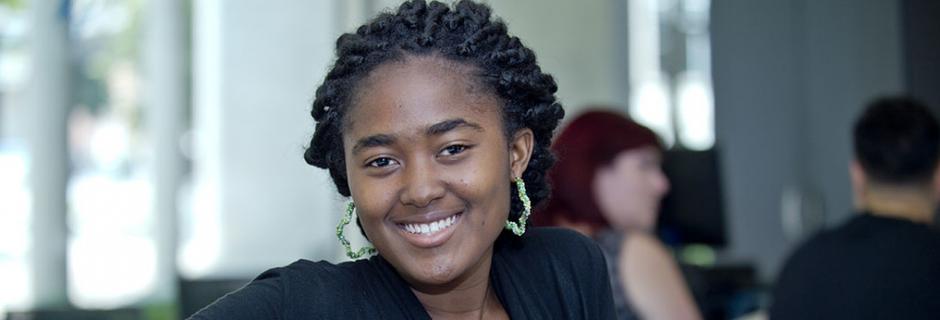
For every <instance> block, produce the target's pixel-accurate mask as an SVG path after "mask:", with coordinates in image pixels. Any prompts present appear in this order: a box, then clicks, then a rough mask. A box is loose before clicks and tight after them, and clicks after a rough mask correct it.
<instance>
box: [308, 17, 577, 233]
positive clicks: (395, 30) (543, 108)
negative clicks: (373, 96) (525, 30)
mask: <svg viewBox="0 0 940 320" xmlns="http://www.w3.org/2000/svg"><path fill="white" fill-rule="evenodd" d="M490 11H491V10H490V8H489V7H487V6H486V5H483V4H478V3H474V2H471V1H459V2H457V3H456V4H454V5H453V8H451V7H450V6H448V5H446V4H443V3H441V2H437V1H432V2H430V3H426V2H425V1H424V0H412V1H408V2H405V3H403V4H402V5H401V6H400V7H399V8H398V11H397V12H394V13H383V14H380V15H379V16H377V17H376V18H374V19H373V20H372V21H370V22H369V23H367V24H365V25H363V26H361V27H359V29H358V30H356V32H355V33H347V34H343V35H342V36H340V37H339V39H338V40H337V41H336V56H337V58H336V62H335V64H334V65H333V67H332V69H331V70H330V71H329V73H327V75H326V79H325V80H324V81H323V84H321V85H320V87H319V88H318V89H317V92H316V99H315V100H314V102H313V111H311V114H312V115H313V118H314V120H316V122H317V125H316V131H315V132H314V134H313V138H312V139H311V140H310V146H309V147H308V148H307V150H306V152H305V153H304V159H305V160H306V161H307V163H308V164H310V165H313V166H316V167H319V168H324V169H328V170H329V171H330V176H331V177H332V178H333V182H334V183H335V184H336V188H337V191H339V193H340V194H341V195H343V196H345V197H348V196H350V191H349V183H348V181H347V176H346V164H345V158H344V157H345V154H344V151H343V140H342V130H343V126H344V115H345V114H346V112H347V110H348V109H349V107H350V106H351V104H353V103H354V102H353V99H354V97H355V94H356V88H357V85H359V84H360V82H361V81H362V80H363V79H364V78H365V77H367V76H368V75H369V73H370V72H371V71H372V70H374V69H375V68H376V67H377V66H379V65H381V64H383V63H386V62H390V61H401V60H403V59H404V58H405V57H406V56H430V55H436V56H439V57H442V58H445V59H448V60H451V61H455V62H458V63H462V64H465V65H468V66H470V67H472V68H473V69H474V72H475V73H476V76H477V78H478V79H477V80H478V81H480V83H482V84H484V85H485V87H487V88H488V89H489V90H492V91H491V92H493V93H495V94H496V96H497V97H498V98H499V100H500V102H501V103H502V112H501V116H502V119H503V126H504V128H503V129H504V133H505V134H506V136H507V137H511V136H512V134H514V133H515V132H517V131H518V130H520V129H523V128H529V129H531V130H532V132H533V135H534V137H535V146H534V150H533V153H532V157H531V159H530V161H529V165H528V167H527V169H526V170H525V172H524V173H523V175H522V179H523V180H524V181H525V183H526V189H527V191H528V196H529V199H530V200H531V202H532V205H533V206H536V205H538V204H539V203H540V202H541V201H542V200H544V199H545V198H547V197H548V195H549V193H550V192H549V185H548V182H547V181H546V171H547V170H548V169H549V168H550V167H551V166H552V164H553V163H554V161H555V159H554V157H553V156H552V153H551V151H550V149H549V146H550V145H551V138H552V133H553V131H554V130H555V127H557V125H558V121H559V120H560V119H561V118H562V117H563V116H564V110H563V109H562V107H561V105H560V104H559V103H558V102H557V101H556V98H555V91H557V85H556V84H555V80H554V79H553V78H552V76H551V75H548V74H546V73H543V72H542V70H541V68H539V66H538V65H537V64H536V61H535V53H534V52H532V50H530V49H529V48H526V47H525V46H524V45H523V44H522V42H521V41H520V40H519V38H517V37H515V36H511V35H509V34H508V33H507V31H506V24H505V23H503V22H502V21H501V20H499V19H494V18H493V17H492V16H491V14H490ZM513 189H514V188H513ZM510 197H511V198H510V199H511V211H510V212H511V213H510V218H512V219H516V218H518V216H519V214H520V213H521V212H522V202H521V201H520V200H519V198H518V196H517V195H516V193H515V192H512V193H511V195H510Z"/></svg>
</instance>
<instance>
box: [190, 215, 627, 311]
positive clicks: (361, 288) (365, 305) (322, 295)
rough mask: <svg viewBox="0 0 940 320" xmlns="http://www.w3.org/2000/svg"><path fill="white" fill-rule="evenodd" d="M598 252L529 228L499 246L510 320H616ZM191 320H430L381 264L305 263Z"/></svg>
mask: <svg viewBox="0 0 940 320" xmlns="http://www.w3.org/2000/svg"><path fill="white" fill-rule="evenodd" d="M606 268H607V266H606V264H605V262H604V256H603V254H602V253H601V250H600V248H599V247H598V246H597V244H595V243H594V242H593V241H592V240H590V239H589V238H587V237H584V236H582V235H580V234H578V233H577V232H574V231H570V230H566V229H559V228H531V229H529V230H528V231H527V232H526V234H525V235H524V236H522V237H516V236H514V235H511V234H509V233H508V232H504V233H503V234H502V235H501V236H500V237H499V238H498V239H497V241H496V243H495V245H494V250H493V263H492V267H491V270H490V282H491V285H492V286H493V288H494V291H495V292H496V295H497V297H498V298H499V300H500V302H501V303H502V305H503V308H505V309H506V312H507V313H508V314H509V316H510V318H512V319H613V318H614V315H615V314H614V309H613V302H612V298H611V291H610V282H609V280H608V275H607V269H606ZM191 319H430V316H428V314H427V312H426V311H425V310H424V307H423V306H422V305H421V303H420V302H419V301H418V299H417V297H415V295H414V293H413V292H412V291H411V288H410V287H409V286H408V284H407V283H406V282H405V281H404V280H403V279H402V278H401V276H399V275H398V273H397V272H396V271H395V269H394V268H393V267H392V266H391V265H390V264H389V263H388V262H387V261H386V260H385V259H383V258H382V257H381V256H374V257H372V258H370V259H367V260H359V261H352V262H344V263H340V264H331V263H328V262H324V261H320V262H312V261H308V260H299V261H297V262H294V263H292V264H290V265H288V266H286V267H281V268H275V269H271V270H268V271H265V272H264V273H262V274H261V275H260V276H258V277H257V278H256V279H255V280H253V281H252V282H251V283H249V284H248V285H246V286H245V287H243V288H241V289H239V290H238V291H235V292H233V293H230V294H228V295H226V296H225V297H222V298H221V299H219V300H218V301H216V302H214V303H212V304H211V305H209V306H208V307H206V308H204V309H202V310H200V311H199V312H198V313H196V314H195V315H193V317H191Z"/></svg>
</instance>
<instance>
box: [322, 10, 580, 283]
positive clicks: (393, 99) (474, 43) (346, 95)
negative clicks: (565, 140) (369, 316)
mask: <svg viewBox="0 0 940 320" xmlns="http://www.w3.org/2000/svg"><path fill="white" fill-rule="evenodd" d="M336 55H337V58H336V62H335V64H334V65H333V67H332V69H330V70H329V72H328V73H327V75H326V78H325V80H324V81H323V83H322V85H320V87H319V88H318V89H317V91H316V98H315V100H314V102H313V110H312V116H313V118H314V119H315V120H316V131H315V133H314V134H313V137H312V139H311V141H310V147H309V148H308V149H307V150H306V152H305V154H304V157H305V159H306V161H307V163H309V164H311V165H313V166H316V167H320V168H325V169H328V170H329V172H330V175H331V177H332V179H333V182H334V183H335V185H336V188H337V190H338V191H339V193H340V194H341V195H343V196H347V197H350V196H351V197H352V200H353V201H354V202H355V204H356V210H357V214H358V218H359V221H360V222H361V226H362V229H363V231H364V233H365V234H366V236H367V237H368V238H369V239H370V240H371V241H372V242H373V244H374V245H375V247H376V249H378V252H379V254H380V255H382V256H383V257H384V258H385V259H387V260H388V261H389V262H391V263H392V265H393V266H395V268H396V269H397V270H398V271H399V273H402V276H403V277H404V278H405V279H406V280H408V281H409V282H411V283H412V284H413V285H414V284H416V283H417V284H442V283H448V282H449V281H453V280H454V279H455V278H458V277H465V276H467V274H466V273H467V272H471V269H472V268H475V267H476V266H478V265H479V264H480V263H483V262H481V261H488V259H490V257H489V256H488V254H490V253H491V252H492V245H493V243H494V241H495V240H496V238H497V236H498V235H499V234H500V233H501V231H502V229H503V225H504V223H505V221H506V220H507V219H511V220H516V219H518V217H519V215H520V213H521V212H522V211H523V203H522V201H520V198H519V197H518V196H517V194H516V188H515V186H514V184H513V181H514V179H515V178H521V179H522V180H523V181H524V182H525V184H526V187H527V188H526V189H527V193H528V197H529V199H531V203H532V205H533V206H535V205H537V204H538V203H539V202H540V201H542V200H543V199H545V198H546V197H547V196H548V194H549V187H548V184H547V182H546V179H545V176H546V170H547V169H548V168H549V167H551V165H552V163H553V162H554V158H553V156H552V154H551V152H550V149H549V148H550V143H551V137H552V133H553V131H554V129H555V127H556V126H557V124H558V121H559V120H560V119H561V118H562V117H563V116H564V111H563V110H562V108H561V105H560V104H559V103H558V102H557V101H556V98H555V91H556V90H557V88H556V84H555V81H554V80H553V78H552V77H551V76H550V75H548V74H546V73H543V72H542V70H541V69H540V68H539V66H538V65H537V64H536V58H535V54H534V53H533V52H532V50H530V49H528V48H526V47H525V46H524V45H523V44H522V42H521V41H520V40H519V39H518V38H517V37H515V36H511V35H510V34H508V33H507V29H506V25H505V24H504V23H503V22H502V21H500V20H498V19H495V18H494V17H492V16H491V14H490V8H489V7H487V6H485V5H482V4H477V3H473V2H470V1H459V2H457V3H456V4H454V5H453V6H449V5H446V4H443V3H440V2H436V1H434V2H430V3H426V2H425V1H423V0H417V1H408V2H405V3H404V4H402V5H401V6H400V7H399V8H398V10H397V11H395V12H389V13H383V14H381V15H379V16H378V17H376V18H375V19H373V20H372V21H370V22H368V23H367V24H365V25H363V26H361V27H360V28H358V29H357V30H356V32H354V33H347V34H344V35H342V36H340V37H339V39H338V40H337V42H336Z"/></svg>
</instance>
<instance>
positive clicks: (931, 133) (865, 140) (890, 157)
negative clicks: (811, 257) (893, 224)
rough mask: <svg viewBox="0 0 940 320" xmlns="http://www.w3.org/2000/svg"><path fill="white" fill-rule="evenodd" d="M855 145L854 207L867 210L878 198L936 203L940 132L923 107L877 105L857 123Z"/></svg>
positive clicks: (897, 100) (891, 101) (898, 102)
mask: <svg viewBox="0 0 940 320" xmlns="http://www.w3.org/2000/svg"><path fill="white" fill-rule="evenodd" d="M853 140H854V141H853V144H854V153H855V154H854V160H853V162H852V165H851V170H850V173H851V176H852V184H853V188H854V189H855V193H856V202H857V203H856V206H859V207H862V209H870V208H866V207H870V206H871V205H872V204H871V202H872V201H875V200H872V199H877V198H878V197H879V196H881V195H884V196H881V198H888V197H892V198H897V197H899V196H906V197H910V196H912V195H918V194H920V195H926V196H928V197H931V198H932V197H935V196H934V195H933V193H934V189H935V183H936V181H937V179H936V175H937V164H938V160H940V127H938V124H937V119H936V118H935V117H934V116H933V114H932V113H931V111H930V109H929V108H927V106H926V105H924V104H922V103H920V102H918V101H916V100H913V99H911V98H907V97H885V98H879V99H876V100H874V101H873V102H871V103H870V104H869V105H868V106H867V108H866V109H865V111H864V113H862V115H861V117H859V119H858V121H857V122H856V123H855V127H854V130H853ZM860 202H864V203H860ZM930 202H933V200H931V201H930ZM931 214H932V213H931Z"/></svg>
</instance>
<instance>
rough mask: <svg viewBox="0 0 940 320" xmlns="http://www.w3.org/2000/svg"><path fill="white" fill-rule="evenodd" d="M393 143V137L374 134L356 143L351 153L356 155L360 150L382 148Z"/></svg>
mask: <svg viewBox="0 0 940 320" xmlns="http://www.w3.org/2000/svg"><path fill="white" fill-rule="evenodd" d="M393 143H395V136H394V135H389V134H374V135H371V136H368V137H365V138H362V139H359V141H356V145H354V146H353V149H352V153H353V154H354V155H355V154H358V153H359V152H362V149H366V148H372V147H383V146H388V145H391V144H393Z"/></svg>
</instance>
